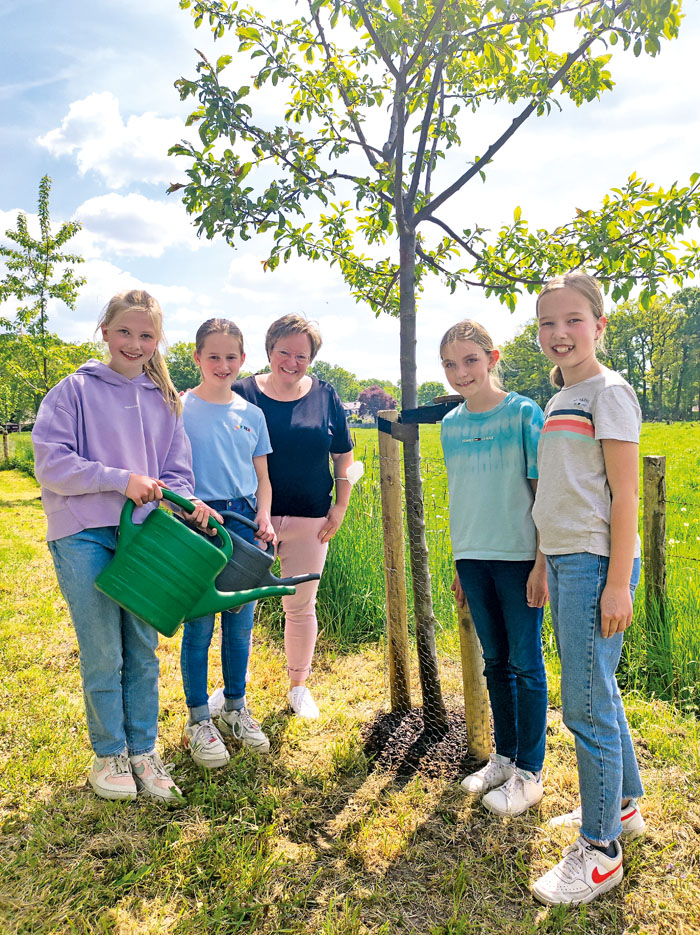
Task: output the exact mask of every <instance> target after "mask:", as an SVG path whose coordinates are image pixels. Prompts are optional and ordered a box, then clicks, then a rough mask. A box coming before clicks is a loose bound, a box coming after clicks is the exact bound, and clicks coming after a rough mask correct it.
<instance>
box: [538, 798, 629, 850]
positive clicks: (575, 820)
mask: <svg viewBox="0 0 700 935" xmlns="http://www.w3.org/2000/svg"><path fill="white" fill-rule="evenodd" d="M620 821H621V822H622V837H623V838H625V839H626V840H628V841H634V839H635V838H638V837H640V836H641V835H642V834H644V832H645V830H646V822H645V821H644V818H643V817H642V813H641V812H640V811H639V804H638V802H637V800H636V799H630V800H629V804H628V805H626V806H625V807H624V808H623V809H622V811H621V812H620ZM549 825H550V827H551V828H580V827H581V806H580V805H579V807H578V808H575V809H574V810H573V812H568V814H566V815H557V816H556V818H550V819H549Z"/></svg>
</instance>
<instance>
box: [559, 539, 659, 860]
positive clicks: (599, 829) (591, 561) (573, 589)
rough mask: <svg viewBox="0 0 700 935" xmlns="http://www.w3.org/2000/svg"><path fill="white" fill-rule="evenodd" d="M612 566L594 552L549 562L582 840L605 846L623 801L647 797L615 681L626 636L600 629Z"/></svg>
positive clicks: (618, 828) (635, 576)
mask: <svg viewBox="0 0 700 935" xmlns="http://www.w3.org/2000/svg"><path fill="white" fill-rule="evenodd" d="M608 564H609V559H608V558H607V557H606V556H604V555H592V554H590V553H589V552H579V553H575V554H570V555H548V556H547V580H548V583H549V603H550V607H551V610H552V625H553V627H554V635H555V637H556V641H557V650H558V652H559V658H560V659H561V702H562V710H563V717H564V723H565V724H566V726H567V727H568V728H569V730H570V731H571V732H572V734H573V735H574V738H575V741H576V760H577V762H578V781H579V789H580V793H581V812H582V824H581V834H582V835H583V836H584V837H585V838H587V839H588V840H589V841H592V842H593V843H594V844H601V845H604V844H609V843H610V842H611V841H613V840H614V839H615V838H618V837H619V836H620V834H621V833H622V824H621V822H620V802H621V800H622V799H623V798H637V797H638V796H641V795H643V794H644V788H643V786H642V780H641V778H640V776H639V768H638V766H637V758H636V757H635V755H634V747H633V745H632V738H631V737H630V731H629V727H628V725H627V718H626V717H625V711H624V708H623V707H622V699H621V698H620V691H619V689H618V687H617V679H616V678H615V670H616V669H617V664H618V662H619V661H620V654H621V652H622V633H616V634H615V635H614V636H609V637H603V635H602V632H601V626H600V598H601V595H602V593H603V589H604V587H605V582H606V580H607V576H608ZM640 568H641V565H640V561H639V559H638V558H637V559H635V561H634V567H633V570H632V580H631V581H630V592H631V593H632V597H634V592H635V589H636V587H637V584H638V583H639V574H640Z"/></svg>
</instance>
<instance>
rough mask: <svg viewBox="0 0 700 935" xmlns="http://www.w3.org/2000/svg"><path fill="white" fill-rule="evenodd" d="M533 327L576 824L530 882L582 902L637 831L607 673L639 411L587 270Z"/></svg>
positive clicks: (626, 551)
mask: <svg viewBox="0 0 700 935" xmlns="http://www.w3.org/2000/svg"><path fill="white" fill-rule="evenodd" d="M537 317H538V323H539V339H540V344H541V347H542V350H543V352H544V353H545V354H546V355H547V357H548V358H549V359H550V360H551V361H552V362H553V363H554V364H555V367H554V370H553V371H552V382H553V383H554V385H555V386H558V387H560V391H559V392H558V393H557V394H556V395H555V396H554V397H553V399H551V400H550V402H549V403H548V405H547V407H546V409H545V424H544V428H543V430H542V436H541V438H540V444H539V449H538V471H539V484H538V488H537V494H536V498H535V505H534V507H533V511H532V516H533V519H534V521H535V524H536V526H537V528H538V531H539V533H540V547H541V549H542V551H543V552H544V554H545V555H546V557H547V580H548V584H549V596H550V607H551V612H552V624H553V627H554V633H555V637H556V642H557V649H558V652H559V656H560V659H561V696H562V709H563V717H564V723H565V724H566V725H567V727H568V728H569V729H570V730H571V731H572V733H573V735H574V738H575V741H576V759H577V763H578V775H579V791H580V796H581V807H580V808H578V809H576V811H574V812H572V813H570V814H568V815H564V816H561V817H559V818H555V819H552V822H551V824H553V825H563V826H576V827H580V829H581V830H580V836H579V838H578V840H577V841H576V843H575V844H573V845H572V846H571V847H568V848H566V849H565V851H564V856H563V859H562V860H561V862H560V863H559V864H557V865H556V866H555V867H554V868H553V869H551V870H550V871H549V872H548V873H546V874H544V876H542V877H540V879H539V880H537V881H536V882H535V884H534V885H533V887H532V891H533V893H534V895H535V897H536V898H537V899H539V900H540V901H541V902H544V903H548V904H550V905H554V904H558V903H573V904H576V903H587V902H590V901H591V900H592V899H595V897H596V896H599V895H600V894H601V893H605V892H606V891H607V890H609V889H612V887H614V886H616V885H617V884H618V883H619V882H620V881H621V880H622V849H621V847H620V844H619V842H618V838H619V837H620V836H623V837H626V838H628V839H629V838H633V837H637V836H638V835H640V834H642V832H643V831H644V819H643V818H642V816H641V814H640V812H639V808H638V805H637V798H638V797H639V796H641V795H643V792H644V790H643V787H642V783H641V779H640V776H639V769H638V767H637V760H636V757H635V754H634V748H633V746H632V740H631V737H630V732H629V727H628V725H627V719H626V718H625V712H624V709H623V706H622V700H621V698H620V692H619V689H618V686H617V681H616V679H615V670H616V669H617V665H618V662H619V660H620V654H621V651H622V635H623V632H624V630H625V629H626V628H627V627H628V626H629V625H630V624H631V622H632V601H633V597H634V590H635V588H636V586H637V583H638V581H639V572H640V561H639V557H638V556H639V541H638V536H637V513H638V486H639V481H638V470H639V469H638V458H639V430H640V426H641V416H640V411H639V404H638V402H637V398H636V396H635V394H634V392H633V390H632V388H631V387H630V386H629V385H628V384H627V383H626V382H625V380H623V378H622V377H621V376H620V375H619V374H617V373H614V372H613V371H611V370H608V369H607V368H606V367H604V366H603V365H602V364H601V363H600V362H599V361H598V360H597V358H596V353H595V352H596V347H597V346H598V345H599V343H600V341H601V339H602V336H603V332H604V330H605V324H606V320H605V317H604V315H603V300H602V295H601V293H600V289H599V287H598V284H597V282H596V281H595V280H594V279H592V278H591V277H590V276H587V275H585V274H584V273H569V274H567V275H565V276H560V277H557V278H556V279H554V280H552V281H551V282H549V283H548V284H547V285H546V286H545V287H544V289H543V290H542V292H541V293H540V296H539V298H538V301H537Z"/></svg>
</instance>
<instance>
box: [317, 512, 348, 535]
mask: <svg viewBox="0 0 700 935" xmlns="http://www.w3.org/2000/svg"><path fill="white" fill-rule="evenodd" d="M345 510H346V507H344V506H341V505H340V504H339V503H334V504H333V506H332V507H331V508H330V510H329V511H328V515H327V516H326V522H325V524H324V525H323V528H322V529H321V531H320V532H319V534H318V538H319V539H320V540H321V542H330V541H331V539H332V538H333V536H334V535H335V534H336V533H337V532H338V530H339V529H340V527H341V526H342V524H343V519H344V517H345Z"/></svg>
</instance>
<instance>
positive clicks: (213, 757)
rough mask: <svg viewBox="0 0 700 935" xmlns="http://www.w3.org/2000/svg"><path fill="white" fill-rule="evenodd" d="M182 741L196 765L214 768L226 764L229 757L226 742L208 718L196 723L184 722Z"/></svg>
mask: <svg viewBox="0 0 700 935" xmlns="http://www.w3.org/2000/svg"><path fill="white" fill-rule="evenodd" d="M182 741H183V743H184V745H185V747H187V748H188V749H189V751H190V755H191V757H192V759H193V760H194V761H195V763H196V764H197V766H203V767H204V768H205V769H216V768H217V767H218V766H226V764H227V763H228V761H229V759H230V754H229V752H228V750H227V749H226V744H225V743H224V741H223V738H222V736H221V734H220V733H219V732H218V730H217V729H216V728H215V727H214V725H213V724H212V722H211V719H210V718H207V720H206V721H199V722H198V723H197V724H186V725H185V731H184V734H183V736H182Z"/></svg>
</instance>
